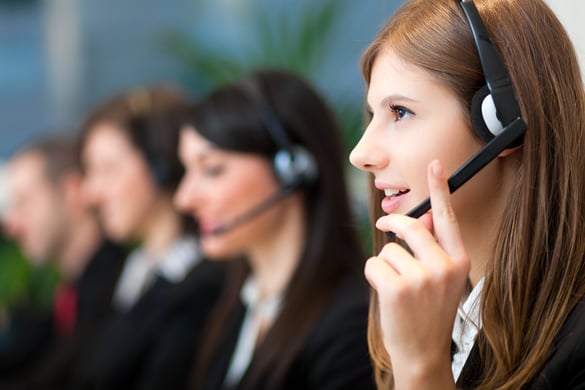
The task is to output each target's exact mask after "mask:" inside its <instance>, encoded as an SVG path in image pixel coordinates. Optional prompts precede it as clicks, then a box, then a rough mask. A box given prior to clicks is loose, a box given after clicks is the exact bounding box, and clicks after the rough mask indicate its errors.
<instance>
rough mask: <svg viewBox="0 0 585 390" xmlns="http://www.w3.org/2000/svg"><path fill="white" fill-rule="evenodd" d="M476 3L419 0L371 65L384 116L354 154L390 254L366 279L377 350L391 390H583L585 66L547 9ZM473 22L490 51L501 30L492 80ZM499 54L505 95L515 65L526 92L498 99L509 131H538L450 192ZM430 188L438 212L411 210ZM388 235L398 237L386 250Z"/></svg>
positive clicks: (374, 95) (401, 14)
mask: <svg viewBox="0 0 585 390" xmlns="http://www.w3.org/2000/svg"><path fill="white" fill-rule="evenodd" d="M475 4H476V6H477V9H478V11H479V16H480V17H479V16H477V17H476V16H473V15H474V12H473V11H474V10H473V8H474V4H473V3H472V2H469V1H468V2H464V3H459V2H458V1H452V0H436V1H432V2H429V1H422V0H409V1H406V2H405V3H404V4H403V5H402V7H400V8H399V10H398V11H397V12H396V13H395V14H394V15H393V16H392V17H391V18H390V20H389V21H388V22H387V24H386V25H385V26H384V28H383V29H382V31H381V32H380V33H379V34H378V36H377V37H376V39H375V40H374V42H373V43H372V44H371V45H370V47H369V48H368V49H367V50H366V52H365V54H364V56H363V62H362V71H363V74H364V76H365V79H366V82H367V84H368V92H367V101H368V105H369V108H370V110H371V113H372V116H371V121H370V122H369V125H368V127H367V129H366V130H365V132H364V134H363V136H362V139H361V140H360V142H359V143H358V145H357V146H356V147H355V149H354V150H353V152H352V154H351V156H350V159H351V162H352V163H353V164H354V165H355V166H357V167H359V168H361V169H363V170H366V171H368V172H370V173H371V174H372V177H373V184H374V186H373V188H372V193H373V199H374V201H373V214H374V218H375V220H376V228H377V229H378V230H379V232H378V233H377V235H376V240H375V241H376V249H377V255H376V256H374V257H372V258H371V259H370V260H368V262H367V263H366V268H365V273H366V277H367V278H368V280H369V282H370V284H371V285H372V287H373V288H374V289H375V293H374V294H373V301H372V304H371V313H370V314H371V315H370V328H369V342H370V351H371V354H372V356H373V360H374V363H375V366H376V373H377V375H376V377H377V382H378V386H379V388H396V389H407V388H416V389H431V388H432V389H438V388H440V389H450V388H455V387H456V385H457V387H459V388H473V389H521V388H538V389H560V388H562V389H572V388H583V386H585V375H584V373H585V371H584V370H585V364H584V362H585V344H584V343H585V303H584V302H583V294H584V293H585V273H584V271H585V263H584V259H585V245H584V243H583V234H584V233H585V226H584V223H585V219H584V218H583V216H584V215H585V199H584V196H585V181H584V176H583V172H584V169H585V159H584V157H583V153H582V151H583V149H584V148H585V139H584V137H583V130H584V128H585V118H584V115H585V114H584V113H585V102H584V99H583V97H584V95H583V87H582V80H581V76H580V73H579V67H578V65H577V60H576V58H575V53H574V51H573V49H572V47H571V43H570V41H569V39H568V37H567V34H566V33H565V31H564V30H563V28H562V26H561V24H560V23H559V21H558V20H557V19H556V17H555V16H554V14H553V13H552V12H551V10H550V9H549V8H548V7H547V6H546V5H545V4H544V3H543V2H542V1H540V0H513V1H512V0H477V1H475ZM462 8H465V11H466V13H464V11H463V9H462ZM466 14H469V15H471V16H469V17H467V16H466ZM481 20H483V22H484V23H485V25H486V26H487V30H488V31H487V32H483V31H481V28H480V27H481V26H480V24H481ZM470 24H473V27H474V29H475V30H476V31H478V35H479V36H480V39H479V41H480V42H481V45H480V46H481V50H482V54H485V48H486V45H487V46H490V45H491V44H490V43H489V42H490V41H489V39H488V37H487V36H486V34H487V33H488V32H489V34H490V35H491V42H493V44H494V45H495V48H496V49H497V50H494V51H493V53H491V54H490V55H489V56H486V57H483V58H482V60H486V59H487V60H488V62H489V63H490V64H491V65H492V67H491V68H489V67H486V68H488V70H487V71H484V70H483V69H482V63H480V57H479V56H478V47H477V46H476V45H475V43H474V36H473V34H472V28H471V26H470ZM488 50H491V49H489V48H488ZM498 52H499V54H500V56H501V58H502V60H501V62H503V64H505V67H504V66H503V67H502V69H504V71H503V72H499V74H500V75H504V77H501V78H500V79H499V80H498V81H499V84H498V82H494V83H492V85H491V87H492V89H493V90H497V89H498V88H499V87H500V86H501V85H505V84H506V78H507V75H505V69H506V68H507V72H509V80H510V81H511V84H510V85H511V87H512V88H510V89H509V90H508V91H507V92H506V93H504V94H503V96H504V98H505V99H507V103H506V104H501V103H502V100H501V97H502V95H500V96H497V95H496V94H494V93H493V92H492V95H493V96H492V98H493V100H494V101H495V103H496V107H497V109H496V110H497V113H498V118H497V119H498V120H500V121H502V122H503V123H502V125H504V126H507V127H506V129H505V130H503V132H502V133H500V135H503V134H505V133H507V132H509V130H510V129H512V128H514V127H515V126H516V124H517V123H522V122H524V123H525V124H526V125H527V130H526V133H525V135H524V139H523V143H518V142H515V143H508V144H506V145H505V147H503V148H500V149H499V151H498V153H497V156H496V157H495V158H494V160H493V161H492V162H491V163H489V164H488V165H487V166H486V167H485V168H484V169H483V170H482V171H480V172H479V173H478V174H477V175H476V176H475V177H473V178H472V179H471V180H470V181H469V182H468V183H467V184H465V185H463V186H462V187H461V189H459V190H458V191H457V192H456V193H454V194H453V196H450V195H449V187H448V185H447V179H446V178H447V177H448V176H449V175H451V174H452V173H453V172H454V171H455V170H456V169H457V168H458V167H459V166H460V165H461V164H463V163H464V162H465V161H466V160H467V159H468V158H469V157H470V156H471V155H472V154H474V153H476V152H478V150H480V148H482V146H483V145H485V140H483V139H482V138H481V137H480V135H478V133H476V131H478V129H480V126H479V125H478V124H476V121H475V120H474V118H477V113H480V115H487V114H485V112H484V111H482V110H481V106H477V107H479V112H476V106H475V103H474V102H473V95H474V93H475V91H477V90H478V89H480V87H481V86H482V85H484V84H485V83H486V79H489V78H490V77H491V76H490V74H491V73H490V72H491V71H493V69H494V68H493V65H494V64H497V63H500V60H499V59H498V58H497V53H498ZM487 57H489V58H487ZM490 81H493V80H490ZM498 100H499V103H500V105H499V106H498ZM515 100H516V101H517V102H518V109H516V108H515V107H514V101H515ZM510 112H512V115H509V114H510ZM482 113H483V114H482ZM506 118H507V119H506ZM518 121H519V122H518ZM472 122H473V126H472ZM500 130H501V128H500ZM479 134H483V132H481V131H480V133H479ZM498 137H499V136H498ZM498 137H496V138H497V139H500V140H501V138H498ZM490 147H491V145H490ZM429 194H430V201H431V204H432V211H431V212H430V213H425V214H424V215H422V216H421V217H420V218H418V219H416V218H411V217H409V216H407V215H404V214H406V213H407V212H408V211H409V210H410V209H411V208H413V207H415V206H416V205H417V204H418V203H419V202H421V201H423V199H424V198H425V197H426V196H427V195H429ZM380 202H381V203H380ZM380 206H381V207H380ZM384 232H386V233H387V232H393V233H394V234H396V236H397V237H398V238H399V240H397V241H396V242H392V243H387V242H386V239H385V237H384ZM401 241H402V242H403V244H402V245H401V244H400V242H401Z"/></svg>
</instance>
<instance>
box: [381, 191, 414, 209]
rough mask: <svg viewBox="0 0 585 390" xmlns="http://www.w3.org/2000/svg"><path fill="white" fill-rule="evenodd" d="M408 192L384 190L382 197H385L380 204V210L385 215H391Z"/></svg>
mask: <svg viewBox="0 0 585 390" xmlns="http://www.w3.org/2000/svg"><path fill="white" fill-rule="evenodd" d="M409 192H410V189H408V188H406V189H384V195H386V196H385V197H384V199H383V200H382V204H381V206H382V210H384V212H385V213H386V214H391V213H393V212H394V211H396V209H398V207H399V206H400V203H401V202H402V199H403V198H404V196H405V195H407V194H408V193H409Z"/></svg>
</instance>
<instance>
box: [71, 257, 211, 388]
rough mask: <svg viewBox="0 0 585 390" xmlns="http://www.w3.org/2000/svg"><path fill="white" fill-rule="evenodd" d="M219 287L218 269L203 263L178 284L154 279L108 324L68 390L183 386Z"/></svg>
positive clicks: (207, 262) (160, 278) (205, 262)
mask: <svg viewBox="0 0 585 390" xmlns="http://www.w3.org/2000/svg"><path fill="white" fill-rule="evenodd" d="M222 283H223V271H222V270H221V268H220V265H218V264H217V263H212V262H209V261H205V260H204V261H202V262H201V263H199V264H198V265H196V266H195V267H194V268H193V269H192V270H191V271H190V273H189V274H188V275H187V277H186V279H185V280H183V281H182V282H180V283H171V282H168V281H166V280H165V279H163V278H162V277H158V278H157V279H156V281H155V282H154V284H153V285H152V286H151V287H150V288H149V289H148V291H147V292H146V293H145V295H144V296H142V297H141V298H140V300H139V301H138V302H137V303H136V304H135V305H134V306H133V307H132V308H131V309H130V310H129V311H128V312H125V313H117V314H116V315H114V316H113V317H112V318H111V319H110V320H109V322H108V324H107V325H106V327H105V328H104V329H103V331H102V332H101V333H100V334H99V335H98V338H97V342H96V348H95V349H94V350H93V352H92V353H91V354H89V355H88V356H86V359H85V361H84V362H83V364H82V367H81V368H80V369H79V371H78V372H77V374H76V378H75V381H74V383H73V385H72V387H71V388H72V389H76V390H77V389H83V390H86V389H92V390H102V389H104V390H105V389H107V390H116V389H124V390H131V389H140V390H146V389H153V390H154V389H181V388H184V387H186V383H187V378H188V372H189V369H190V368H191V364H192V358H193V355H194V350H195V349H196V348H197V345H198V342H199V334H200V333H201V329H202V327H203V324H204V322H205V320H206V318H207V315H208V313H209V311H210V310H211V307H212V306H213V304H214V303H215V300H216V298H217V297H218V296H219V294H220V289H221V286H222Z"/></svg>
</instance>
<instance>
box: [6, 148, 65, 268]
mask: <svg viewBox="0 0 585 390" xmlns="http://www.w3.org/2000/svg"><path fill="white" fill-rule="evenodd" d="M45 169H46V167H45V162H44V159H43V157H42V156H41V155H40V154H38V153H35V152H27V153H25V154H22V155H20V156H17V157H15V158H14V159H13V160H11V161H10V163H9V165H8V170H7V189H8V194H9V198H10V199H11V204H10V207H9V208H8V210H7V212H6V215H5V218H4V224H5V228H6V232H7V233H8V235H10V236H11V237H13V238H15V239H16V241H17V242H18V244H19V245H20V247H21V248H22V250H23V252H24V254H25V255H26V256H27V257H28V258H29V259H30V260H31V261H32V262H33V263H35V264H38V265H40V264H43V263H45V262H47V261H48V260H50V258H51V257H52V256H54V255H55V254H56V252H57V251H58V248H59V247H60V246H61V243H62V242H63V240H64V235H65V219H66V217H65V200H64V198H63V196H62V193H61V189H60V188H59V186H58V185H57V184H53V183H51V182H50V181H49V180H48V178H47V177H46V175H45Z"/></svg>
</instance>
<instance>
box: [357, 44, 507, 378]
mask: <svg viewBox="0 0 585 390" xmlns="http://www.w3.org/2000/svg"><path fill="white" fill-rule="evenodd" d="M367 101H368V105H369V107H370V109H371V111H372V114H373V117H372V121H371V122H370V124H369V125H368V127H367V129H366V130H365V132H364V134H363V137H362V139H361V140H360V142H359V143H358V145H357V146H356V147H355V149H354V150H353V151H352V153H351V156H350V160H351V162H352V164H353V165H355V166H356V167H358V168H360V169H363V170H365V171H368V172H370V173H372V174H373V175H374V177H375V185H376V187H377V188H378V189H379V190H401V191H405V192H406V191H407V193H406V194H405V195H402V196H398V197H397V198H395V199H393V200H391V199H389V198H388V197H387V199H385V200H384V201H383V202H382V205H381V207H382V208H383V209H384V211H385V212H386V213H388V215H385V216H383V217H381V218H380V219H379V220H378V221H377V222H376V228H377V229H379V230H381V231H384V232H388V231H392V232H394V233H396V235H397V236H398V237H399V238H401V239H402V240H404V242H405V243H406V244H407V245H408V247H409V248H410V250H411V251H412V252H409V251H407V250H406V249H405V248H404V247H402V246H401V245H399V244H397V243H390V244H386V245H385V246H384V247H383V249H382V251H381V252H380V253H379V254H378V255H377V256H374V257H372V258H370V259H369V260H368V261H367V263H366V268H365V275H366V278H367V279H368V281H369V282H370V284H371V285H372V287H373V288H374V289H376V291H377V293H378V297H379V304H380V317H381V318H380V319H381V326H382V329H383V334H384V340H383V341H384V346H385V347H386V350H387V351H388V353H389V355H390V358H391V363H392V366H393V372H394V379H395V385H396V388H397V389H427V388H428V389H437V388H440V389H450V388H453V389H454V388H455V384H454V380H453V376H452V373H451V361H450V353H449V349H450V342H451V332H452V327H453V322H454V318H455V314H456V310H457V306H458V304H459V303H460V301H461V299H462V297H463V296H464V293H465V291H466V287H467V286H470V285H471V286H473V285H475V284H476V283H477V281H478V280H479V279H480V278H481V276H482V275H483V273H484V270H485V264H486V262H487V261H488V259H489V255H490V253H491V251H492V250H493V245H494V241H493V240H494V238H495V235H496V232H497V226H498V223H499V221H500V218H501V214H500V211H499V210H502V209H503V208H504V203H505V200H506V199H507V197H508V195H509V190H510V188H511V187H512V183H513V177H514V175H513V172H514V167H515V166H516V164H517V161H516V160H515V158H509V157H510V156H512V155H513V154H514V153H513V150H509V151H506V152H504V153H502V154H501V155H500V156H499V157H498V158H496V160H494V161H493V162H492V163H490V164H488V166H487V167H486V168H484V169H483V170H482V171H481V172H480V173H479V174H478V175H476V176H475V177H474V178H473V179H471V180H470V181H469V182H468V183H467V184H466V185H465V186H463V187H462V188H461V189H460V190H459V191H458V192H457V193H455V194H454V195H453V196H451V195H450V194H449V188H448V184H447V178H448V176H449V175H450V174H451V173H452V172H454V171H455V170H456V169H457V168H458V167H459V166H460V165H461V164H462V163H463V162H464V161H466V160H467V159H468V158H469V157H470V156H471V155H473V154H474V153H475V152H477V150H479V148H480V147H481V143H480V142H479V141H478V139H477V138H476V137H475V136H474V135H473V133H472V131H471V129H470V128H469V125H468V120H467V117H466V115H465V112H464V109H463V107H462V106H461V104H460V103H459V101H458V99H457V98H456V96H455V95H454V94H453V92H452V91H451V90H449V89H448V88H447V87H446V86H445V85H444V84H442V83H441V82H440V81H439V80H438V79H436V78H435V77H434V76H433V75H432V74H430V73H428V72H426V71H424V70H423V69H420V68H417V67H414V66H412V65H410V64H408V63H406V62H404V61H402V60H401V58H399V57H398V56H397V55H396V54H395V53H393V52H392V51H391V50H389V49H386V50H383V51H381V52H380V54H378V57H377V58H376V60H375V62H374V66H373V68H372V74H371V80H370V86H369V89H368V93H367ZM389 103H390V104H389ZM427 195H430V198H431V204H432V212H429V213H427V214H426V215H424V216H423V217H421V218H420V219H413V218H409V217H407V216H405V215H404V214H406V213H407V212H408V211H409V210H410V209H411V208H412V207H414V206H416V205H417V204H418V203H419V202H420V201H422V200H423V199H424V198H425V197H426V196H427Z"/></svg>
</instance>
